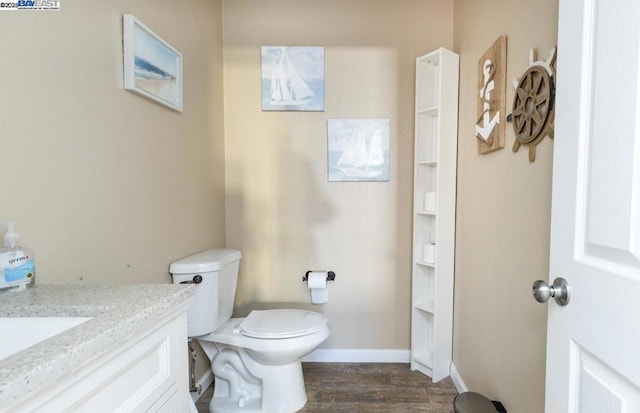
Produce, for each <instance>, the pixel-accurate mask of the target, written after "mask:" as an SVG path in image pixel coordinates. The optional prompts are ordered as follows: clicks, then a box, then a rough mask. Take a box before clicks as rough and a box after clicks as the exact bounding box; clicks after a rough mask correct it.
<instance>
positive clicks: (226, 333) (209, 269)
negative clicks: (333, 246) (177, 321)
mask: <svg viewBox="0 0 640 413" xmlns="http://www.w3.org/2000/svg"><path fill="white" fill-rule="evenodd" d="M239 260H240V253H239V252H238V251H235V250H215V249H213V250H206V251H203V252H201V253H198V254H195V255H193V256H190V257H187V258H184V259H182V260H178V261H176V262H174V263H172V264H171V266H170V268H169V272H170V273H171V274H172V277H173V282H174V283H184V282H189V283H195V284H196V292H195V303H194V304H193V305H192V307H191V308H190V309H189V312H188V314H187V320H188V330H189V332H188V334H189V337H192V338H195V339H196V340H198V342H199V343H200V345H201V347H202V348H203V350H204V351H205V353H206V354H207V356H208V358H209V360H211V369H212V372H213V374H214V381H215V384H214V394H213V398H212V399H211V403H210V405H209V410H210V411H211V412H215V413H231V412H268V413H291V412H295V411H297V410H299V409H301V408H302V407H304V405H305V404H306V402H307V395H306V391H305V387H304V377H303V374H302V364H301V359H302V357H304V356H305V355H307V354H309V353H310V352H312V351H313V350H315V349H316V348H317V347H318V345H320V343H322V342H323V341H324V340H325V339H326V338H327V337H328V336H329V326H328V323H327V317H326V316H325V315H323V314H320V313H317V312H313V311H305V310H291V309H276V310H265V311H257V310H254V311H252V312H251V313H250V314H249V315H248V316H247V317H246V318H230V316H231V311H232V309H233V301H234V297H235V288H236V283H237V274H238V268H239Z"/></svg>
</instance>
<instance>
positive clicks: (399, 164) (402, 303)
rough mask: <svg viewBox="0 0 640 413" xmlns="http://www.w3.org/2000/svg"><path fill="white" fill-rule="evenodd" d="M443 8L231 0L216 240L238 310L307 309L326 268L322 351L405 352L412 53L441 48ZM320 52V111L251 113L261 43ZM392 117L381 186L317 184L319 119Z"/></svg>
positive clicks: (321, 157)
mask: <svg viewBox="0 0 640 413" xmlns="http://www.w3.org/2000/svg"><path fill="white" fill-rule="evenodd" d="M452 7H453V4H452V3H451V2H442V1H437V0H435V1H416V0H402V1H394V2H393V6H390V3H389V2H388V1H383V0H376V1H371V0H354V1H347V2H345V1H342V0H328V1H322V2H316V1H310V0H305V1H299V0H273V1H269V2H258V1H251V0H228V1H224V2H223V10H224V18H223V20H224V85H225V138H226V168H227V182H226V184H227V192H226V194H227V244H228V245H229V246H230V247H234V248H239V249H240V250H242V253H243V261H242V263H241V275H240V276H241V279H240V281H239V286H238V293H237V296H236V297H237V298H236V304H237V311H236V313H239V314H242V313H246V312H247V311H248V309H250V308H255V307H258V306H261V305H263V304H260V303H263V302H288V303H289V305H293V306H304V303H309V301H310V297H309V291H308V290H307V289H306V288H305V284H303V283H302V282H301V277H302V275H303V274H304V273H305V271H307V270H311V269H328V270H333V271H335V272H336V274H337V279H336V281H335V283H331V285H330V286H329V303H328V304H326V305H321V306H315V307H314V308H315V309H316V310H317V311H321V312H323V313H325V314H327V315H328V317H329V320H330V325H331V329H332V331H331V336H330V337H329V339H328V340H327V341H326V342H325V343H324V344H323V347H325V348H333V349H363V348H364V349H367V348H369V349H408V348H409V334H410V333H409V307H410V300H411V293H410V284H411V278H410V261H411V252H410V248H411V205H412V204H411V197H412V180H413V177H412V174H413V172H412V171H413V170H412V157H413V110H414V109H413V108H414V71H415V58H416V57H417V56H419V55H421V54H424V53H427V52H429V51H431V50H433V49H435V48H437V47H439V46H449V47H451V46H452V41H453V37H452V36H453V26H452V24H453V9H452ZM263 45H287V46H307V45H309V46H324V47H325V80H326V110H325V112H286V113H276V112H262V111H261V107H260V46H263ZM330 118H389V119H390V121H391V149H390V152H391V180H390V181H389V182H384V183H360V182H359V183H353V182H347V183H329V182H327V166H326V165H327V126H326V124H327V119H330Z"/></svg>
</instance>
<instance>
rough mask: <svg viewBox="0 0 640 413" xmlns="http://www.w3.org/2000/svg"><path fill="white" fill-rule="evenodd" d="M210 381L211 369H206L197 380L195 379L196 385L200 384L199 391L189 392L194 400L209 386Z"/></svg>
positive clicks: (211, 377)
mask: <svg viewBox="0 0 640 413" xmlns="http://www.w3.org/2000/svg"><path fill="white" fill-rule="evenodd" d="M211 383H213V372H212V371H211V369H207V372H206V373H204V374H203V375H202V377H200V378H199V379H198V381H196V387H198V386H201V387H200V389H201V390H200V393H198V392H190V393H189V394H190V395H191V398H192V399H193V401H194V402H196V401H198V399H199V398H200V396H202V393H204V391H205V390H207V388H209V386H211Z"/></svg>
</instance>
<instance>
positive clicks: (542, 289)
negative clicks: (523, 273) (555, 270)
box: [532, 277, 569, 307]
mask: <svg viewBox="0 0 640 413" xmlns="http://www.w3.org/2000/svg"><path fill="white" fill-rule="evenodd" d="M532 291H533V298H535V299H536V301H538V302H539V303H546V302H547V301H549V299H550V298H551V297H553V298H554V299H555V300H556V303H558V305H560V306H563V307H564V306H565V305H567V304H569V284H568V283H567V280H565V279H564V278H561V277H558V278H556V279H555V280H554V281H553V285H549V284H547V283H546V282H544V281H542V280H538V281H536V282H534V283H533V289H532Z"/></svg>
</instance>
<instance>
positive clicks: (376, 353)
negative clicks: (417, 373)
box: [302, 349, 411, 363]
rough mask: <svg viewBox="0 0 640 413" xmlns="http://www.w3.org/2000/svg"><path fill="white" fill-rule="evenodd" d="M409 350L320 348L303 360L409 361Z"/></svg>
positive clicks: (335, 361)
mask: <svg viewBox="0 0 640 413" xmlns="http://www.w3.org/2000/svg"><path fill="white" fill-rule="evenodd" d="M410 356H411V352H410V351H409V350H367V349H363V350H359V349H358V350H351V349H318V350H316V351H314V352H312V353H311V354H308V355H307V356H306V357H304V358H303V359H302V361H315V362H321V363H409V361H410Z"/></svg>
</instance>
